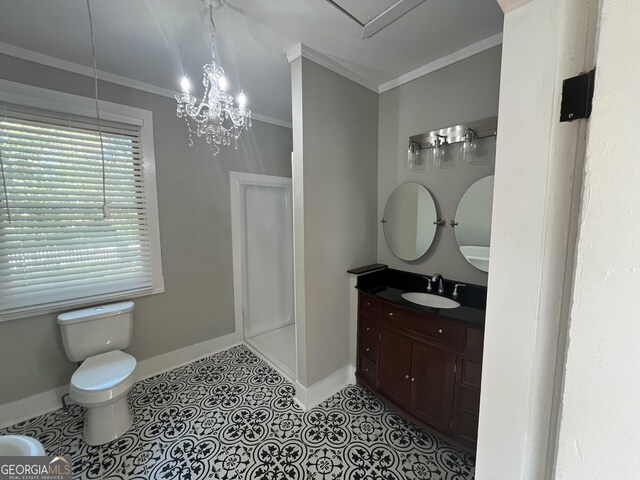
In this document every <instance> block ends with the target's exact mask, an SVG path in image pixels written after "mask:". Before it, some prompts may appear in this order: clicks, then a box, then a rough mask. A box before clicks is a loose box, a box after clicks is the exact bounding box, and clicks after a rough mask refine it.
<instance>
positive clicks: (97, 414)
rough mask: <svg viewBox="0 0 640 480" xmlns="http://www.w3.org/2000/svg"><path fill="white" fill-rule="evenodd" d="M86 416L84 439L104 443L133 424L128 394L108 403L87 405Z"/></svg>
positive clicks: (94, 442) (91, 442)
mask: <svg viewBox="0 0 640 480" xmlns="http://www.w3.org/2000/svg"><path fill="white" fill-rule="evenodd" d="M85 408H86V412H85V417H84V431H83V437H84V441H85V442H87V443H88V444H89V445H104V444H105V443H109V442H111V441H113V440H115V439H116V438H119V437H121V436H122V435H124V434H125V433H126V432H127V431H128V430H129V429H130V428H131V425H133V416H132V415H131V409H130V408H129V402H128V401H127V396H126V395H123V396H122V397H120V398H119V399H117V400H116V401H114V402H110V403H107V404H106V405H97V406H87V405H85Z"/></svg>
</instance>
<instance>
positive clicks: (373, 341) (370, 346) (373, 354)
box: [358, 335, 378, 364]
mask: <svg viewBox="0 0 640 480" xmlns="http://www.w3.org/2000/svg"><path fill="white" fill-rule="evenodd" d="M358 350H359V353H360V355H361V356H363V357H366V358H368V359H369V361H370V362H371V363H373V364H377V363H378V337H371V336H369V335H362V336H361V337H360V344H359V347H358Z"/></svg>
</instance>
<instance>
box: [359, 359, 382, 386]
mask: <svg viewBox="0 0 640 480" xmlns="http://www.w3.org/2000/svg"><path fill="white" fill-rule="evenodd" d="M359 373H360V375H361V376H362V377H363V378H364V379H365V380H366V381H367V382H369V383H370V384H371V385H375V384H376V379H377V378H378V370H377V368H376V366H375V365H374V364H373V363H371V362H370V361H369V360H367V358H366V357H364V356H362V355H361V356H360V370H359Z"/></svg>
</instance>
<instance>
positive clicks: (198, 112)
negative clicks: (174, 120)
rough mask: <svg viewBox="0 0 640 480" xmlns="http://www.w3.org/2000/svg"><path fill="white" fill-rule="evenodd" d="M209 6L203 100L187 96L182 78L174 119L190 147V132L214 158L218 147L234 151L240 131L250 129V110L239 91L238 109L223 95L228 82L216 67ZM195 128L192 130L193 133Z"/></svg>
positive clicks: (225, 94)
mask: <svg viewBox="0 0 640 480" xmlns="http://www.w3.org/2000/svg"><path fill="white" fill-rule="evenodd" d="M213 8H214V7H213V3H212V2H209V28H210V32H211V63H209V64H207V65H205V66H204V67H203V69H204V75H203V78H202V84H203V85H204V96H203V97H202V100H200V101H198V99H197V98H196V97H194V96H193V95H191V94H190V93H189V89H190V82H189V79H188V78H187V76H184V77H183V78H182V82H181V83H180V86H181V88H182V92H181V93H178V94H177V95H176V100H177V102H178V109H177V112H176V113H177V115H178V117H180V118H184V119H185V122H186V123H187V129H188V131H189V146H193V132H194V130H195V132H196V135H197V136H198V137H204V138H205V140H206V141H207V143H209V144H210V145H212V148H213V154H214V155H217V154H218V152H219V151H220V145H231V141H232V140H233V146H234V148H235V149H236V150H237V149H238V138H239V137H240V134H241V133H242V131H243V130H248V129H249V127H250V126H251V110H249V109H248V108H247V97H246V96H245V94H244V92H243V91H241V92H240V94H239V95H238V98H237V102H238V106H237V107H236V106H235V104H234V98H233V96H232V95H230V94H229V93H227V88H228V82H227V79H226V77H225V76H224V70H223V68H222V67H221V66H220V65H218V64H217V63H216V42H215V40H216V26H215V23H214V21H213ZM194 127H195V129H194Z"/></svg>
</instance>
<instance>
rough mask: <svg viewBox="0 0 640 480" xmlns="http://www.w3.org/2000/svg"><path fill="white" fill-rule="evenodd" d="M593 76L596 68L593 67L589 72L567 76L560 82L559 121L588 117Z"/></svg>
mask: <svg viewBox="0 0 640 480" xmlns="http://www.w3.org/2000/svg"><path fill="white" fill-rule="evenodd" d="M595 78H596V70H595V68H594V69H593V70H591V71H590V72H587V73H583V74H581V75H578V76H577V77H571V78H567V79H566V80H565V81H563V82H562V104H561V107H560V121H561V122H572V121H573V120H578V119H580V118H589V116H590V115H591V108H592V105H593V88H594V83H595Z"/></svg>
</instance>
